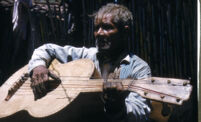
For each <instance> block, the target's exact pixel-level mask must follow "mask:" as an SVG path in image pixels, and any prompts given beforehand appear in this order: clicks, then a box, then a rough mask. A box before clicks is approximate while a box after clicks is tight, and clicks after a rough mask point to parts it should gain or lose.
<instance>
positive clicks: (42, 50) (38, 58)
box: [28, 44, 90, 72]
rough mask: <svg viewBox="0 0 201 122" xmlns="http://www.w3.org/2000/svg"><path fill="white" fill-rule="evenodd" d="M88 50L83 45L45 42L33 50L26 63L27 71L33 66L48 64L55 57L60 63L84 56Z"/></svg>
mask: <svg viewBox="0 0 201 122" xmlns="http://www.w3.org/2000/svg"><path fill="white" fill-rule="evenodd" d="M89 51H90V50H89V49H88V48H85V47H81V48H77V47H73V46H64V47H62V46H58V45H55V44H45V45H43V46H41V47H39V48H37V49H35V50H34V52H33V55H32V57H31V59H30V61H29V64H28V71H29V72H31V71H32V69H33V68H35V67H37V66H39V65H44V66H49V64H50V63H51V61H52V60H53V59H55V58H56V59H57V60H59V61H60V62H61V63H66V62H69V61H72V60H76V59H80V58H84V57H86V56H87V55H88V52H89Z"/></svg>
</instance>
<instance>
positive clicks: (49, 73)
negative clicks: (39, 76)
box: [48, 71, 61, 81]
mask: <svg viewBox="0 0 201 122" xmlns="http://www.w3.org/2000/svg"><path fill="white" fill-rule="evenodd" d="M48 75H49V76H50V77H51V78H53V79H54V80H58V81H61V79H60V78H59V77H58V76H57V75H55V74H54V73H53V72H51V71H49V72H48Z"/></svg>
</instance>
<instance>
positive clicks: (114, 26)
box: [29, 3, 151, 122]
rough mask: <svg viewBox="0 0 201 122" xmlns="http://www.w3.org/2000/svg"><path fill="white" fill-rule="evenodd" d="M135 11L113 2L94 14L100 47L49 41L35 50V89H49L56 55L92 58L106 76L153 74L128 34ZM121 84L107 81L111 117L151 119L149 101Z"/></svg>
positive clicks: (67, 58)
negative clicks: (134, 51)
mask: <svg viewBox="0 0 201 122" xmlns="http://www.w3.org/2000/svg"><path fill="white" fill-rule="evenodd" d="M132 22H133V16H132V13H131V12H130V11H129V10H128V9H127V8H126V7H124V6H122V5H117V4H112V3H109V4H107V5H105V6H103V7H102V8H100V9H99V10H98V12H96V13H95V14H94V24H95V29H94V36H95V39H96V48H85V47H82V48H76V47H73V46H64V47H61V46H58V45H54V44H45V45H43V46H41V47H39V48H38V49H36V50H35V51H34V53H33V56H32V58H31V60H30V62H29V72H30V74H31V77H32V88H33V91H34V93H36V94H40V93H43V92H45V86H44V85H43V83H44V82H46V81H47V80H48V76H49V75H50V76H51V73H50V72H49V71H48V69H47V67H48V66H49V64H50V63H51V61H52V60H53V59H54V58H56V59H58V60H59V61H61V62H62V63H66V62H69V61H71V60H76V59H81V58H88V59H91V60H92V61H93V62H94V64H95V66H96V69H97V70H98V72H99V73H100V74H101V76H102V78H104V79H105V81H107V79H108V78H120V79H125V78H133V79H141V78H146V77H150V76H151V71H150V68H149V66H148V65H147V63H146V62H144V61H143V60H142V59H140V58H139V57H137V56H136V55H133V54H131V53H129V50H128V47H127V45H128V36H129V32H130V27H131V23H132ZM118 88H119V84H118V83H117V84H113V85H112V86H111V85H109V84H107V83H105V84H104V97H103V98H104V105H105V108H104V109H105V113H106V114H107V115H108V118H109V119H110V121H133V122H143V121H147V120H148V116H149V113H150V108H149V105H148V101H147V100H146V99H144V98H142V97H141V96H139V95H138V94H137V93H134V92H132V93H129V95H128V96H126V98H125V97H124V96H121V95H120V93H121V92H120V91H121V90H119V89H118Z"/></svg>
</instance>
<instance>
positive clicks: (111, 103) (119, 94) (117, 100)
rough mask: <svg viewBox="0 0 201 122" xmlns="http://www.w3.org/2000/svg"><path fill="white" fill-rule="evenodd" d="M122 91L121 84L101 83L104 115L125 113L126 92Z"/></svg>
mask: <svg viewBox="0 0 201 122" xmlns="http://www.w3.org/2000/svg"><path fill="white" fill-rule="evenodd" d="M123 90H124V89H123V85H122V83H121V82H104V83H103V100H104V106H105V111H106V113H108V114H110V115H112V114H116V113H119V112H122V113H124V112H125V109H126V108H125V98H126V97H127V95H128V92H127V91H123Z"/></svg>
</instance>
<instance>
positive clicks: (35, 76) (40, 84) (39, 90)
mask: <svg viewBox="0 0 201 122" xmlns="http://www.w3.org/2000/svg"><path fill="white" fill-rule="evenodd" d="M49 74H50V73H49V70H48V69H47V67H45V66H42V65H41V66H37V67H36V68H34V69H33V70H32V76H31V88H32V90H33V93H34V97H35V100H36V99H38V98H40V97H41V96H44V95H45V94H46V93H47V90H46V88H45V84H44V83H45V82H46V81H48V77H49Z"/></svg>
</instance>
